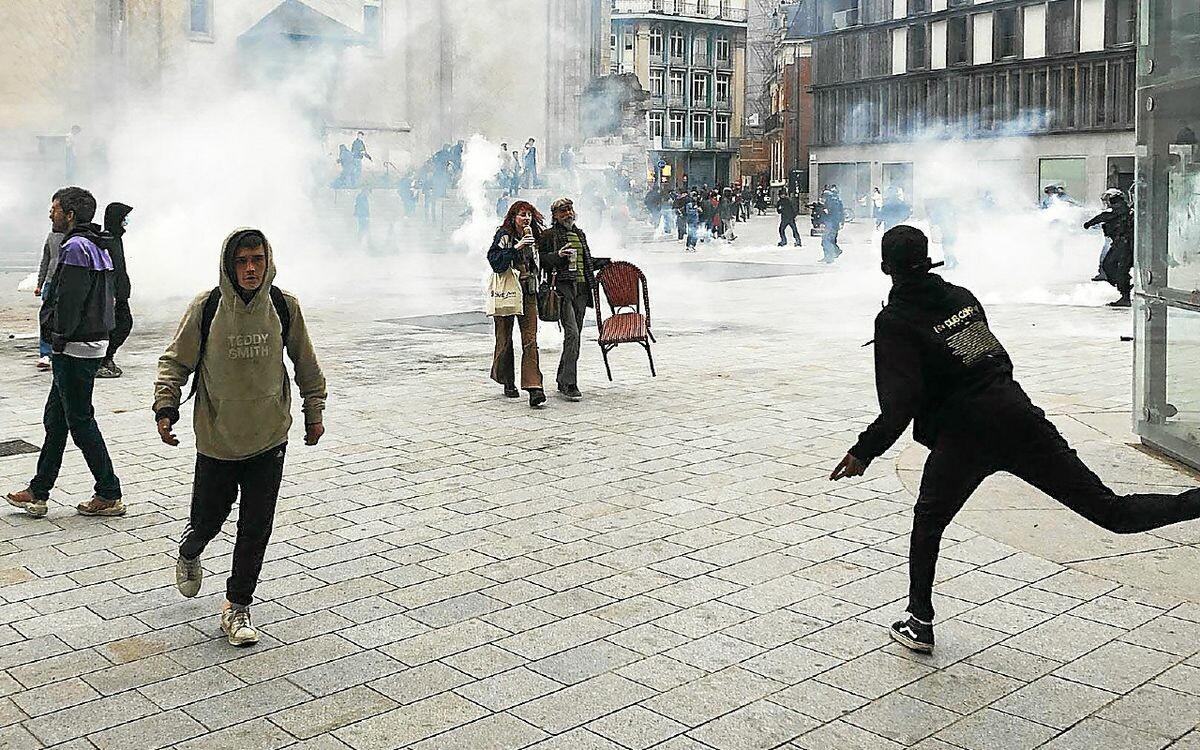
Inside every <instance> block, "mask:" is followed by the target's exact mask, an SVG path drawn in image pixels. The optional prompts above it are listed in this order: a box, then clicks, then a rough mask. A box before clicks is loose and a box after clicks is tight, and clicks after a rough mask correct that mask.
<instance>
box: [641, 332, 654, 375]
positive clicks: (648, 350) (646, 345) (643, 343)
mask: <svg viewBox="0 0 1200 750" xmlns="http://www.w3.org/2000/svg"><path fill="white" fill-rule="evenodd" d="M641 344H642V346H644V347H646V358H647V359H649V360H650V377H652V378H657V377H658V373H657V372H655V371H654V355H653V354H651V353H650V344H649V343H648V342H646V341H642V342H641Z"/></svg>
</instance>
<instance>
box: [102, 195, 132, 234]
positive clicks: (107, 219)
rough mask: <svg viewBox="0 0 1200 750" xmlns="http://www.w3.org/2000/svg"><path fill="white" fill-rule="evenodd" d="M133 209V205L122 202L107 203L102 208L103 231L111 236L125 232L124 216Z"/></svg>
mask: <svg viewBox="0 0 1200 750" xmlns="http://www.w3.org/2000/svg"><path fill="white" fill-rule="evenodd" d="M132 210H133V206H127V205H125V204H124V203H109V204H108V206H106V207H105V209H104V231H105V233H107V234H111V235H112V236H113V237H120V236H121V235H123V234H125V226H124V223H125V217H126V216H128V215H129V212H130V211H132Z"/></svg>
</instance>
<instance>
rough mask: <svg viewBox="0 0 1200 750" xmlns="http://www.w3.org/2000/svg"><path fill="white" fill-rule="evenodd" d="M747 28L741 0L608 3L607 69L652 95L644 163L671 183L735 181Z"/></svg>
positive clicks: (623, 0) (618, 0)
mask: <svg viewBox="0 0 1200 750" xmlns="http://www.w3.org/2000/svg"><path fill="white" fill-rule="evenodd" d="M746 25H747V8H746V2H745V0H719V1H717V0H714V1H713V2H709V0H613V3H612V36H611V55H612V70H613V72H614V73H634V74H636V75H637V77H638V80H639V81H641V84H642V87H643V88H644V89H645V90H646V91H649V92H650V109H649V112H648V114H647V129H648V134H649V137H650V141H651V150H650V153H649V154H648V159H647V161H648V162H649V164H650V165H652V167H657V164H658V163H660V162H662V163H664V164H665V165H669V167H670V169H669V173H670V175H671V177H670V178H669V180H668V181H669V182H671V183H674V184H684V183H685V182H686V184H688V185H703V184H708V185H715V184H725V183H729V182H732V181H736V180H738V179H739V178H740V165H739V160H738V146H739V143H740V141H741V138H742V134H743V126H744V122H745V113H746ZM664 171H665V170H664ZM660 174H662V172H660ZM685 177H686V180H685V179H684V178H685Z"/></svg>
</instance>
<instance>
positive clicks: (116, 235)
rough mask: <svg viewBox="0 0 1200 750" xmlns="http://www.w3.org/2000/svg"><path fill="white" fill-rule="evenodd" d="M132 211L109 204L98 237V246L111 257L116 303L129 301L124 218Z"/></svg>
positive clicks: (118, 204)
mask: <svg viewBox="0 0 1200 750" xmlns="http://www.w3.org/2000/svg"><path fill="white" fill-rule="evenodd" d="M132 210H133V207H132V206H127V205H125V204H124V203H109V204H108V206H107V207H106V208H105V209H104V234H102V235H100V243H99V244H100V245H101V246H103V247H104V249H105V250H108V254H109V256H111V257H112V262H113V274H114V277H115V281H116V288H115V293H116V299H117V301H118V302H127V301H129V295H130V291H131V287H130V283H129V272H128V271H127V270H126V269H125V241H124V239H123V238H124V236H125V217H126V216H128V215H129V212H130V211H132Z"/></svg>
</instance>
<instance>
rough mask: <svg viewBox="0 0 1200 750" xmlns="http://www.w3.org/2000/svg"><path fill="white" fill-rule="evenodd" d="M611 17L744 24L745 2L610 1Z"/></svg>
mask: <svg viewBox="0 0 1200 750" xmlns="http://www.w3.org/2000/svg"><path fill="white" fill-rule="evenodd" d="M612 12H613V15H623V14H624V15H645V14H651V13H653V14H662V15H664V16H682V17H684V18H700V19H712V20H716V21H733V22H736V23H745V22H746V19H747V17H748V13H747V11H746V0H612Z"/></svg>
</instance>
